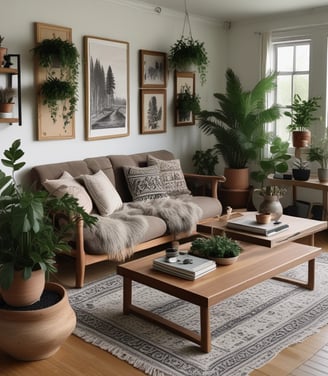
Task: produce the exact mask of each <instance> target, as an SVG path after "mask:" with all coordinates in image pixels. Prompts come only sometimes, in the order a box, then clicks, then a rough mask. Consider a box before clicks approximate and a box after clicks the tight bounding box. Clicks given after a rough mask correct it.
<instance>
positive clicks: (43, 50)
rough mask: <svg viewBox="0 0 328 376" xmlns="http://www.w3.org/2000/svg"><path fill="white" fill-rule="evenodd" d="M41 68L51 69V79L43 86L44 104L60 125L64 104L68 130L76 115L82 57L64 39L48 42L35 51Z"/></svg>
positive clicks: (63, 114)
mask: <svg viewBox="0 0 328 376" xmlns="http://www.w3.org/2000/svg"><path fill="white" fill-rule="evenodd" d="M32 51H33V53H34V56H36V57H37V58H38V63H39V65H40V66H41V67H43V68H46V69H47V78H46V80H45V82H44V83H43V84H42V85H41V89H40V93H41V96H42V99H43V104H45V105H47V106H48V108H49V111H50V116H51V119H52V120H53V122H56V120H57V117H58V113H59V109H60V105H59V103H58V102H62V105H61V115H62V118H63V120H64V128H65V127H66V126H68V125H69V124H70V121H71V119H72V117H73V115H74V113H75V111H76V105H77V100H78V93H77V88H78V73H79V64H80V62H79V53H78V51H77V49H76V47H75V45H74V44H73V43H71V42H69V41H67V40H62V39H60V38H52V39H44V40H43V41H42V42H40V43H39V44H38V45H37V46H36V47H34V48H33V49H32Z"/></svg>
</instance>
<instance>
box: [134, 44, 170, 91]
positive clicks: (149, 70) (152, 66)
mask: <svg viewBox="0 0 328 376" xmlns="http://www.w3.org/2000/svg"><path fill="white" fill-rule="evenodd" d="M166 59H167V55H166V53H164V52H157V51H147V50H139V66H140V87H142V88H165V87H166Z"/></svg>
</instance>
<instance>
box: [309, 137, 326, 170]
mask: <svg viewBox="0 0 328 376" xmlns="http://www.w3.org/2000/svg"><path fill="white" fill-rule="evenodd" d="M308 160H309V161H310V162H319V164H320V167H321V168H328V138H326V137H324V138H323V139H322V140H321V141H320V142H319V143H318V144H317V145H311V146H310V148H309V150H308Z"/></svg>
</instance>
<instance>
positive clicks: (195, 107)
mask: <svg viewBox="0 0 328 376" xmlns="http://www.w3.org/2000/svg"><path fill="white" fill-rule="evenodd" d="M177 110H178V111H179V113H180V118H184V117H186V116H187V115H188V114H189V113H190V112H192V113H193V114H194V115H196V114H198V113H199V112H200V98H199V95H197V94H193V93H191V90H190V87H189V86H187V85H184V86H182V88H181V92H180V93H178V95H177Z"/></svg>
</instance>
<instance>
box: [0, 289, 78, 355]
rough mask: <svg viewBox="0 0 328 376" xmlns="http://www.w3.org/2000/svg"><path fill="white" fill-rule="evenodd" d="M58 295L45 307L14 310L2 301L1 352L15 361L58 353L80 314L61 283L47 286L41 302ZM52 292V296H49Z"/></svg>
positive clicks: (0, 307) (0, 306)
mask: <svg viewBox="0 0 328 376" xmlns="http://www.w3.org/2000/svg"><path fill="white" fill-rule="evenodd" d="M49 292H50V295H52V296H54V302H53V304H51V305H48V306H45V307H44V308H42V307H41V308H37V309H33V306H30V309H28V308H24V309H22V308H20V309H19V308H16V309H14V308H11V307H8V306H5V305H4V304H1V302H0V333H1V336H0V349H1V351H3V352H5V353H6V354H9V355H10V356H12V357H13V358H15V359H18V360H25V361H32V360H40V359H46V358H49V357H50V356H51V355H53V354H54V353H56V352H57V351H58V350H59V348H60V346H61V345H62V344H63V343H64V342H65V340H66V339H67V338H68V337H69V336H70V335H71V333H72V332H73V330H74V328H75V326H76V315H75V313H74V311H73V309H72V307H71V306H70V304H69V301H68V296H67V292H66V290H65V288H64V287H62V286H61V285H59V284H57V283H50V282H49V283H47V284H46V287H45V291H44V294H43V295H42V298H41V301H42V300H43V296H44V300H49ZM47 293H48V296H47Z"/></svg>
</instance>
